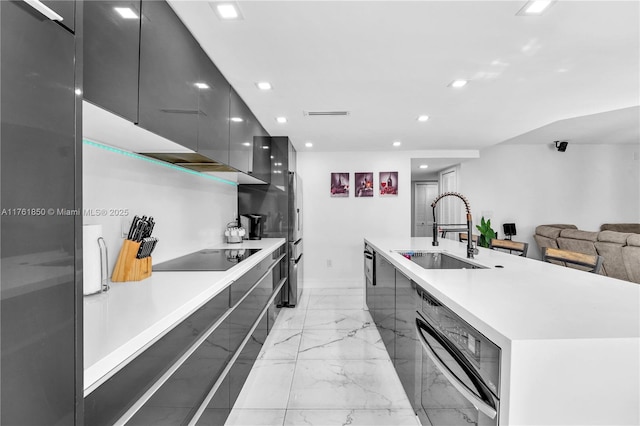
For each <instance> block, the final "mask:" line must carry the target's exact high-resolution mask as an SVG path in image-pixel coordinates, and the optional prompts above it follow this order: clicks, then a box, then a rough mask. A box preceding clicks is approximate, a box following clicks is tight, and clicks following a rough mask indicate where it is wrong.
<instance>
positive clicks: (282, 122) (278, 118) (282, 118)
mask: <svg viewBox="0 0 640 426" xmlns="http://www.w3.org/2000/svg"><path fill="white" fill-rule="evenodd" d="M276 121H277V122H278V123H280V124H284V123H286V122H287V117H276Z"/></svg>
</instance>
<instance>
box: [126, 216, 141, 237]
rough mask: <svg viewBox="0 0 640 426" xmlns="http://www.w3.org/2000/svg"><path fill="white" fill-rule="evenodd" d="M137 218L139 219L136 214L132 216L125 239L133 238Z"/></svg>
mask: <svg viewBox="0 0 640 426" xmlns="http://www.w3.org/2000/svg"><path fill="white" fill-rule="evenodd" d="M138 219H140V218H139V217H138V216H134V217H133V220H132V221H131V226H129V233H128V234H127V240H132V239H133V232H134V231H135V229H136V225H137V224H138Z"/></svg>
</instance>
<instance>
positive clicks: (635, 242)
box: [627, 234, 640, 247]
mask: <svg viewBox="0 0 640 426" xmlns="http://www.w3.org/2000/svg"><path fill="white" fill-rule="evenodd" d="M627 245H628V246H636V247H640V234H631V235H629V236H628V237H627Z"/></svg>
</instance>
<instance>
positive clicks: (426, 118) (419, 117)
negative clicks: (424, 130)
mask: <svg viewBox="0 0 640 426" xmlns="http://www.w3.org/2000/svg"><path fill="white" fill-rule="evenodd" d="M428 119H429V116H428V115H420V116H418V121H423V122H424V121H427V120H428Z"/></svg>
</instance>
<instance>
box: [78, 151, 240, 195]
mask: <svg viewBox="0 0 640 426" xmlns="http://www.w3.org/2000/svg"><path fill="white" fill-rule="evenodd" d="M82 143H83V144H85V145H89V146H94V147H96V148H100V149H104V150H105V151H110V152H115V153H116V154H120V155H124V156H126V157H132V158H137V159H138V160H142V161H146V162H148V163H152V164H157V165H159V166H162V167H167V168H169V169H173V170H178V171H180V172H183V173H188V174H190V175H195V176H200V177H203V178H205V179H211V180H215V181H216V182H222V183H226V184H227V185H233V186H238V184H237V183H236V182H232V181H230V180H226V179H222V178H219V177H217V176H211V175H208V174H205V173H200V172H196V171H195V170H191V169H186V168H184V167H180V166H176V165H175V164H171V163H167V162H165V161H160V160H156V159H155V158H150V157H145V156H144V155H140V154H136V153H133V152H129V151H125V150H123V149H119V148H114V147H112V146H108V145H102V144H99V143H97V142H93V141H90V140H88V139H82Z"/></svg>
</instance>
